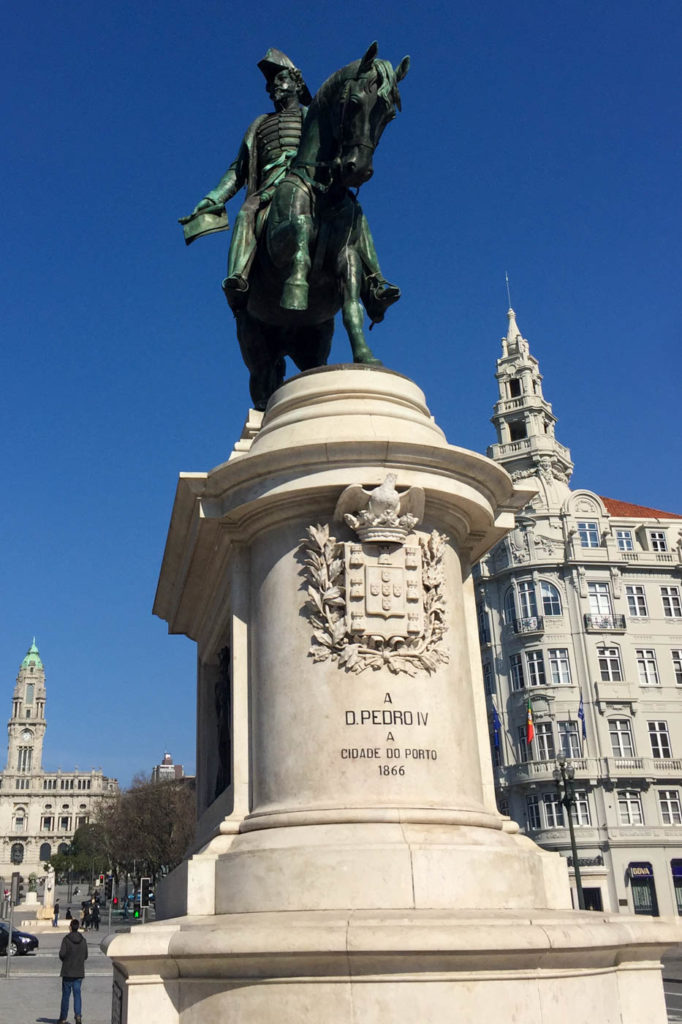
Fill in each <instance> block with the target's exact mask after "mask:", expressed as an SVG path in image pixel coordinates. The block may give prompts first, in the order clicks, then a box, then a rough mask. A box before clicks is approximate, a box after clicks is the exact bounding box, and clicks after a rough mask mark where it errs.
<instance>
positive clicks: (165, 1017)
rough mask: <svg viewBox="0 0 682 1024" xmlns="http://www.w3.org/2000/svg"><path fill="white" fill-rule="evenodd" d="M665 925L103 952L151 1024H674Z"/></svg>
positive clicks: (601, 919)
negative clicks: (665, 975)
mask: <svg viewBox="0 0 682 1024" xmlns="http://www.w3.org/2000/svg"><path fill="white" fill-rule="evenodd" d="M676 935H677V929H676V928H675V925H674V923H673V922H668V921H666V920H654V919H642V918H627V917H623V916H621V915H618V916H613V917H605V916H602V915H597V914H591V913H575V912H571V911H569V912H563V913H562V912H551V911H538V912H537V913H533V914H532V915H528V914H523V913H520V912H496V913H490V914H484V913H481V912H478V911H471V912H459V913H453V912H452V911H444V910H443V911H439V910H431V911H382V912H376V911H353V912H351V913H340V912H334V911H317V912H307V913H305V912H303V913H301V912H292V913H272V914H268V913H260V914H230V915H221V916H218V917H210V918H183V919H179V920H177V921H164V922H159V923H158V924H150V925H146V926H144V927H139V928H136V929H135V930H134V931H132V932H131V933H130V934H127V935H115V936H112V937H110V939H109V940H107V942H106V943H105V944H104V948H105V950H106V952H107V953H108V955H109V956H111V957H112V958H113V959H114V961H115V963H116V974H115V985H116V986H120V992H121V995H122V1019H123V1020H124V1021H128V1022H130V1024H132V1022H135V1024H137V1022H144V1024H223V1022H226V1024H227V1022H232V1021H239V1022H244V1021H249V1022H250V1024H270V1022H273V1024H274V1022H277V1024H321V1022H324V1024H402V1022H405V1024H408V1022H409V1024H441V1022H444V1021H456V1022H458V1024H474V1022H475V1024H480V1022H482V1021H488V1020H490V1021H495V1022H510V1024H511V1022H518V1024H547V1022H549V1021H551V1022H552V1024H596V1022H599V1024H642V1022H644V1021H646V1022H647V1024H665V1021H666V1010H665V1002H664V998H663V989H662V985H661V978H660V964H659V958H660V956H661V954H662V951H663V949H664V948H665V946H666V945H668V944H670V943H672V942H674V941H675V939H676Z"/></svg>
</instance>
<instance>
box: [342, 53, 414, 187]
mask: <svg viewBox="0 0 682 1024" xmlns="http://www.w3.org/2000/svg"><path fill="white" fill-rule="evenodd" d="M378 49H379V47H378V45H377V43H376V42H374V43H372V45H371V46H370V47H369V48H368V50H367V52H366V53H365V55H364V56H363V57H362V58H361V59H360V60H359V61H354V63H352V64H349V65H348V67H347V68H344V69H343V71H342V72H341V74H342V87H341V89H340V91H339V95H338V99H337V101H336V106H337V115H338V119H337V121H336V124H337V133H336V138H337V146H338V150H337V154H336V160H335V163H336V167H337V174H338V178H339V181H340V183H341V184H342V185H343V186H344V187H346V188H359V187H360V185H363V184H364V183H365V182H366V181H369V179H370V178H371V177H372V174H373V173H374V171H373V168H372V158H373V156H374V150H375V149H376V147H377V146H378V145H379V140H380V139H381V135H382V133H383V131H384V128H385V127H386V125H387V124H388V123H389V121H392V120H393V118H394V117H395V116H396V111H398V110H400V93H399V91H398V82H400V81H402V79H403V78H404V77H405V75H406V74H407V72H408V70H409V67H410V58H409V57H403V59H402V60H401V62H400V64H399V65H398V67H397V68H395V69H394V68H393V66H392V64H390V62H389V61H387V60H381V59H380V58H379V57H377V52H378Z"/></svg>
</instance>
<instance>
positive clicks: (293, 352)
mask: <svg viewBox="0 0 682 1024" xmlns="http://www.w3.org/2000/svg"><path fill="white" fill-rule="evenodd" d="M333 334H334V318H333V317H331V318H330V319H329V320H324V321H323V322H322V323H321V324H309V325H305V326H304V325H302V326H299V327H298V328H297V330H296V341H295V344H291V345H290V346H289V351H288V352H287V355H290V356H291V358H292V359H293V361H294V362H295V364H296V366H297V368H298V369H299V370H301V371H303V370H314V369H315V367H317V366H326V365H327V359H328V358H329V352H330V351H331V347H332V336H333Z"/></svg>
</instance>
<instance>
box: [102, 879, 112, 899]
mask: <svg viewBox="0 0 682 1024" xmlns="http://www.w3.org/2000/svg"><path fill="white" fill-rule="evenodd" d="M113 892H114V876H113V875H109V876H108V877H107V880H106V882H105V884H104V895H105V896H106V898H107V899H108V900H110V899H111V897H112V894H113Z"/></svg>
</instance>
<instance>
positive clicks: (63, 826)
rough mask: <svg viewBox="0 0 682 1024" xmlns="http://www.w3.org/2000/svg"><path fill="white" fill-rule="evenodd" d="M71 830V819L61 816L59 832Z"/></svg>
mask: <svg viewBox="0 0 682 1024" xmlns="http://www.w3.org/2000/svg"><path fill="white" fill-rule="evenodd" d="M70 830H71V818H70V817H68V816H67V815H65V814H63V815H62V816H61V818H60V819H59V831H60V832H69V831H70Z"/></svg>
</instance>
